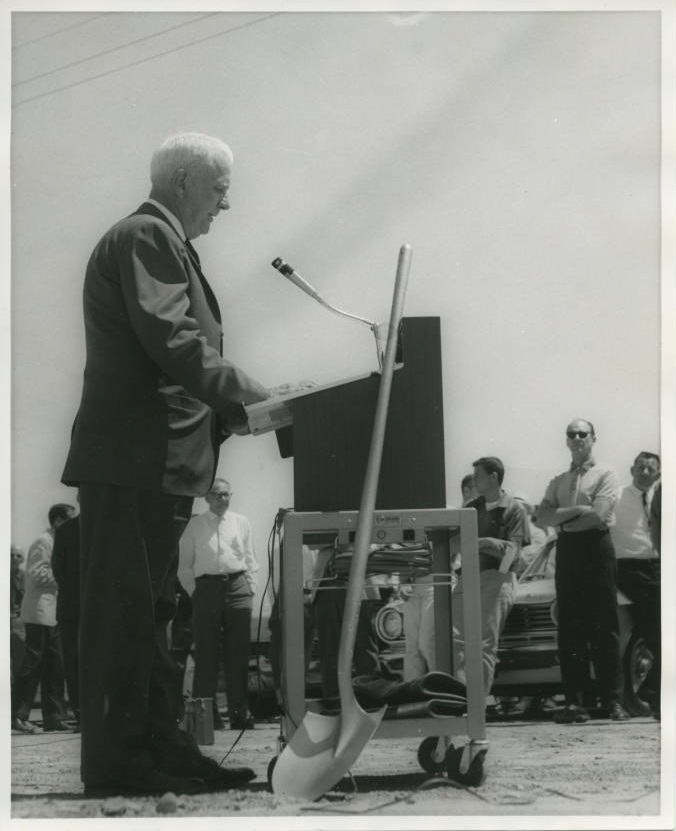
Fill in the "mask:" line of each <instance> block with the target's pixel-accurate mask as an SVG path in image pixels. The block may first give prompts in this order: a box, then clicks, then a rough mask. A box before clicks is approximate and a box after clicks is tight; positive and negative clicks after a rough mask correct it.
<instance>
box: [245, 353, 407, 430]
mask: <svg viewBox="0 0 676 831" xmlns="http://www.w3.org/2000/svg"><path fill="white" fill-rule="evenodd" d="M396 368H397V369H399V368H400V367H396ZM378 374H379V373H378V372H367V373H365V374H363V375H354V376H352V377H351V378H341V379H340V380H338V381H330V382H329V383H327V384H318V385H317V386H314V387H304V388H303V389H299V390H293V391H292V392H289V393H287V394H285V395H278V396H275V397H274V398H267V399H266V400H265V401H259V402H257V403H256V404H245V405H244V410H245V412H246V415H247V419H248V421H249V430H250V431H251V433H252V435H255V436H257V435H260V434H261V433H268V432H270V431H271V430H279V429H281V428H282V427H288V426H289V425H291V424H293V402H294V401H295V400H296V399H297V398H305V397H306V396H308V395H315V394H316V393H318V392H323V391H324V390H329V389H333V388H334V387H341V386H343V385H344V384H352V383H353V382H354V381H363V380H364V379H365V378H370V377H371V376H372V375H378Z"/></svg>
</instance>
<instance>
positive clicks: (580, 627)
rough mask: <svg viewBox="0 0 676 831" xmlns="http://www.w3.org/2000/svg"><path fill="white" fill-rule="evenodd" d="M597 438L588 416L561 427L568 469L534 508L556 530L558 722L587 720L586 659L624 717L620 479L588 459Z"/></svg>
mask: <svg viewBox="0 0 676 831" xmlns="http://www.w3.org/2000/svg"><path fill="white" fill-rule="evenodd" d="M595 442H596V434H595V431H594V425H593V424H592V423H591V422H590V421H586V420H584V419H575V420H574V421H571V423H570V424H569V425H568V427H567V428H566V443H567V445H568V449H569V450H570V455H571V458H572V462H571V465H570V468H569V469H568V470H566V471H564V472H563V473H560V474H559V475H558V476H555V477H554V478H553V479H552V481H551V482H550V483H549V485H548V487H547V490H546V492H545V495H544V498H543V500H542V501H541V503H540V507H539V509H538V514H537V519H538V524H540V525H543V524H544V525H551V526H552V527H555V528H556V529H557V531H558V537H557V543H556V577H555V580H556V600H557V604H558V614H559V662H560V664H561V677H562V680H563V687H564V692H565V696H566V704H565V706H564V708H563V710H562V711H560V712H559V713H557V714H556V715H555V720H556V721H557V722H559V723H562V724H573V723H577V724H581V723H583V722H586V721H589V712H588V711H587V709H586V707H585V706H584V703H585V698H586V697H587V696H589V694H590V672H589V659H590V657H591V660H592V662H593V664H594V672H595V675H596V681H597V685H598V692H599V694H600V697H601V701H602V705H603V707H604V709H605V710H606V711H607V715H608V717H609V718H611V719H613V720H614V721H625V720H626V719H628V718H629V714H628V713H627V711H626V710H625V709H624V707H623V706H622V704H621V703H620V697H621V692H622V664H621V661H620V625H619V620H618V614H617V562H616V559H615V549H614V548H613V543H612V540H611V538H610V533H609V527H610V526H611V525H612V524H613V523H614V521H615V517H614V510H615V504H616V503H617V498H618V492H619V484H618V480H617V476H616V474H615V473H614V472H613V471H612V470H610V469H609V468H606V467H602V466H601V465H597V464H596V462H595V461H594V457H593V455H592V449H593V447H594V444H595ZM589 646H591V655H590V652H589Z"/></svg>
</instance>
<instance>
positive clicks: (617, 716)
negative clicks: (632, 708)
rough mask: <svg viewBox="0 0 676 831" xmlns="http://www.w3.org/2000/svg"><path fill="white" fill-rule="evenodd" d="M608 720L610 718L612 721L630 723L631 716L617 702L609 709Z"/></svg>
mask: <svg viewBox="0 0 676 831" xmlns="http://www.w3.org/2000/svg"><path fill="white" fill-rule="evenodd" d="M608 718H610V719H611V720H612V721H629V719H630V718H631V716H630V715H629V713H628V712H627V711H626V710H625V709H624V707H623V706H622V705H621V704H620V703H619V702H618V701H616V702H615V703H614V704H611V705H610V707H609V708H608Z"/></svg>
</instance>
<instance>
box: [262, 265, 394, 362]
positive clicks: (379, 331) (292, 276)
mask: <svg viewBox="0 0 676 831" xmlns="http://www.w3.org/2000/svg"><path fill="white" fill-rule="evenodd" d="M271 265H272V267H273V268H276V269H277V271H279V273H280V274H283V275H284V276H285V277H286V279H287V280H290V281H291V282H292V283H293V284H294V285H295V286H298V288H299V289H300V290H301V291H303V292H305V294H308V295H310V297H312V298H313V299H314V300H316V301H317V302H318V303H321V304H322V306H324V307H325V308H327V309H328V310H329V311H331V312H335V314H338V315H341V316H342V317H349V318H350V319H351V320H358V321H359V322H360V323H364V324H366V326H368V327H369V329H370V330H371V331H372V332H373V334H374V336H375V339H376V353H377V355H378V367H379V369H380V371H381V372H382V369H383V356H384V343H385V339H386V335H387V331H386V330H387V324H380V323H376V321H375V320H369V319H368V318H366V317H360V316H359V315H353V314H350V312H344V311H342V309H337V308H336V307H335V306H332V305H331V304H330V303H327V301H326V300H324V298H323V297H322V296H321V295H320V294H319V292H318V291H316V290H315V289H313V288H312V286H311V285H310V284H309V283H308V282H307V280H304V279H303V278H302V277H301V276H300V274H299V273H298V272H297V271H296V270H295V268H294V267H293V266H291V265H289V264H288V263H285V262H284V260H283V259H282V258H281V257H275V259H274V260H273V261H272V263H271Z"/></svg>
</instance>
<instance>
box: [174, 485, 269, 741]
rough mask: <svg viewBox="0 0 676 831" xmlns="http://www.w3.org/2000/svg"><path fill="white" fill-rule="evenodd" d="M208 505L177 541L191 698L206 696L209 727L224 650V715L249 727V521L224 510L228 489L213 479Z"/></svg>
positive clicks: (252, 561) (252, 576) (252, 568)
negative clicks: (188, 618) (188, 628)
mask: <svg viewBox="0 0 676 831" xmlns="http://www.w3.org/2000/svg"><path fill="white" fill-rule="evenodd" d="M205 498H206V501H207V505H208V506H209V510H208V511H205V512H204V513H203V514H199V515H198V516H194V517H193V518H192V519H191V520H190V522H189V523H188V525H187V527H186V529H185V531H184V532H183V536H182V537H181V541H180V544H179V560H178V579H179V580H180V581H181V585H182V586H183V588H184V589H185V590H186V592H187V593H188V594H189V595H190V597H191V599H192V612H193V617H192V622H193V626H192V628H193V643H194V648H195V674H194V676H193V686H192V695H193V698H211V699H212V701H213V709H214V727H215V728H216V729H217V730H222V729H223V727H224V725H223V721H222V719H221V716H220V713H219V712H218V708H217V706H216V689H217V681H218V659H219V656H220V655H221V654H222V655H223V664H224V668H225V692H226V697H227V700H228V719H229V721H230V727H231V729H233V730H241V729H243V728H245V727H251V726H252V722H251V720H250V719H249V717H248V711H247V692H248V681H249V647H250V636H251V611H252V606H253V596H254V594H255V592H256V572H257V571H258V562H257V561H256V554H255V551H254V543H253V534H252V532H251V525H250V523H249V520H248V519H247V518H246V517H245V516H243V515H242V514H238V513H235V511H231V510H229V508H230V499H231V498H232V488H231V487H230V483H229V482H227V481H226V480H225V479H215V480H214V484H213V485H212V486H211V489H210V490H209V493H208V494H207V495H206V497H205Z"/></svg>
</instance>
